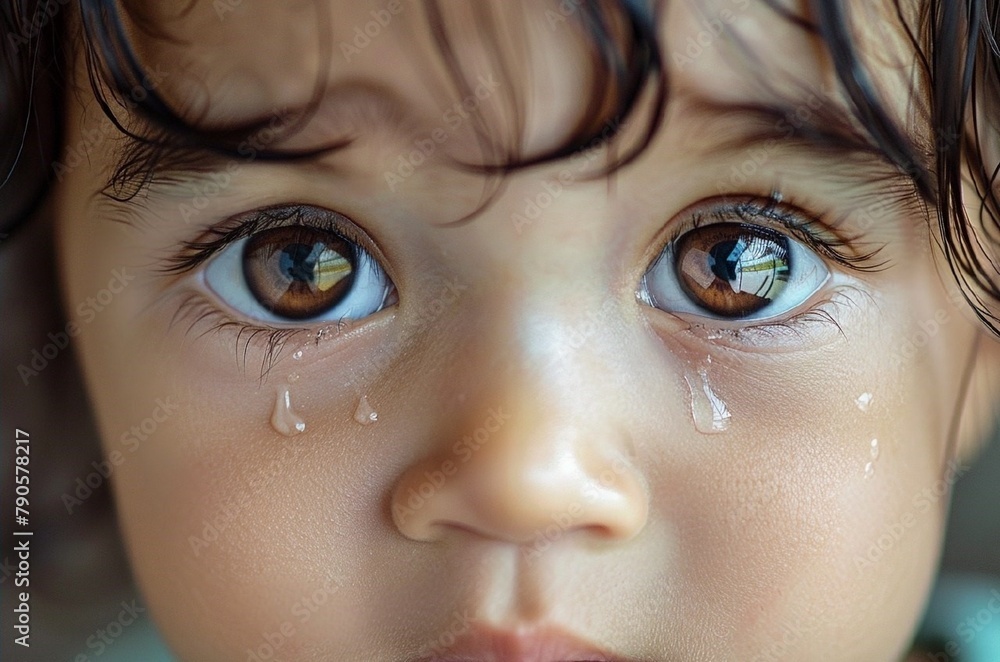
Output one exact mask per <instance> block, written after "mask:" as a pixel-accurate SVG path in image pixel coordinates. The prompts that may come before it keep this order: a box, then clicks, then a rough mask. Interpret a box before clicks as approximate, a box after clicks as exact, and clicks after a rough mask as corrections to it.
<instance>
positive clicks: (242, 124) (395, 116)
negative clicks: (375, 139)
mask: <svg viewBox="0 0 1000 662" xmlns="http://www.w3.org/2000/svg"><path fill="white" fill-rule="evenodd" d="M403 107H404V105H403V103H402V102H401V101H400V100H399V99H398V98H397V97H396V96H395V95H394V94H393V93H392V92H391V91H389V90H387V89H385V88H382V87H380V86H375V85H371V84H368V83H365V82H357V81H350V82H346V83H341V84H338V85H334V86H331V87H330V88H329V89H328V90H326V92H325V93H324V94H323V96H322V98H321V99H320V101H319V102H318V103H313V102H308V103H304V104H301V105H299V106H296V107H293V108H290V109H276V110H274V111H273V112H271V113H267V114H262V115H258V116H256V117H254V118H252V119H249V120H246V119H244V120H240V121H239V122H234V123H232V124H231V125H229V126H227V125H225V124H224V123H223V122H216V123H215V124H214V125H213V126H212V128H211V130H209V129H202V130H200V131H199V132H198V133H199V134H205V135H210V136H211V137H212V138H214V139H209V140H192V139H191V137H190V136H188V135H177V133H176V132H174V131H172V130H171V129H170V128H168V127H163V126H160V125H158V124H155V123H154V122H153V121H151V120H149V119H148V118H146V117H144V116H142V115H135V116H134V119H135V120H136V121H137V123H138V127H137V129H132V130H130V131H129V132H128V133H126V134H124V136H123V139H122V142H121V144H120V146H119V147H118V153H117V155H116V158H115V161H114V163H113V164H112V168H111V176H110V177H109V179H108V182H107V183H106V185H105V187H104V189H103V191H102V193H103V194H104V195H105V196H107V197H109V198H111V199H112V200H115V201H117V202H128V201H130V200H132V199H134V198H136V197H137V196H140V195H141V194H143V193H144V192H147V191H148V190H149V189H150V188H152V187H155V186H157V185H161V184H170V183H174V182H176V181H177V180H178V179H180V176H181V175H185V176H186V175H191V174H208V173H211V172H219V171H221V170H224V169H226V168H227V167H231V166H232V165H233V164H239V165H246V164H249V163H253V162H255V161H264V162H266V161H285V162H289V161H291V162H294V161H308V160H311V159H316V158H319V157H323V156H328V155H330V154H334V153H336V152H338V151H341V150H343V149H345V148H347V147H350V146H351V145H352V144H353V143H354V142H355V141H356V140H357V138H358V137H359V136H360V135H362V134H366V133H370V134H373V135H385V133H382V134H379V131H380V130H381V131H384V132H388V133H389V134H393V135H409V133H410V132H412V133H416V127H415V125H414V123H413V122H412V121H407V117H406V116H405V114H404V113H403V112H402V108H403ZM317 125H321V126H322V129H321V131H322V134H323V135H322V137H321V138H318V139H317V140H309V139H308V135H309V133H311V132H313V130H314V129H315V127H316V126H317ZM298 138H302V139H303V142H306V143H308V144H312V145H316V144H318V145H319V146H318V147H310V148H307V149H292V148H287V147H282V145H283V143H287V142H288V141H289V140H291V139H298Z"/></svg>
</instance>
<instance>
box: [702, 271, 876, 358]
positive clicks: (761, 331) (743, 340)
mask: <svg viewBox="0 0 1000 662" xmlns="http://www.w3.org/2000/svg"><path fill="white" fill-rule="evenodd" d="M851 293H853V294H855V295H857V296H862V297H866V298H869V299H870V298H871V296H870V295H869V294H868V293H867V292H864V291H863V290H861V289H860V288H857V287H852V286H843V287H841V288H839V289H838V290H836V291H835V292H834V293H833V294H832V295H831V296H829V297H828V298H826V299H824V300H822V301H819V302H818V303H816V304H815V305H813V306H812V307H810V308H809V309H808V310H805V311H803V312H801V313H798V314H796V315H793V316H792V317H790V318H788V319H784V320H781V321H778V322H764V323H761V324H748V325H746V326H743V327H738V328H731V329H728V328H722V327H717V326H709V325H707V324H697V323H692V324H691V328H692V329H698V331H697V332H696V333H697V334H698V335H699V336H701V337H703V338H704V339H705V340H709V341H716V340H724V341H725V340H728V341H730V342H731V343H733V344H734V345H739V346H749V347H754V346H759V345H762V344H764V343H767V342H769V341H770V342H773V341H776V340H777V341H782V340H784V341H789V340H791V341H798V340H804V339H807V338H808V336H809V335H810V334H813V333H815V330H816V329H817V327H819V328H821V329H822V328H827V329H834V330H836V332H837V335H839V336H840V337H841V338H843V339H844V340H846V339H847V335H846V334H845V333H844V329H843V327H842V326H841V324H840V321H839V319H838V317H839V315H838V314H837V313H836V311H835V310H833V309H837V308H843V307H855V308H856V307H857V306H858V302H857V300H856V299H855V298H854V297H853V296H852V294H851Z"/></svg>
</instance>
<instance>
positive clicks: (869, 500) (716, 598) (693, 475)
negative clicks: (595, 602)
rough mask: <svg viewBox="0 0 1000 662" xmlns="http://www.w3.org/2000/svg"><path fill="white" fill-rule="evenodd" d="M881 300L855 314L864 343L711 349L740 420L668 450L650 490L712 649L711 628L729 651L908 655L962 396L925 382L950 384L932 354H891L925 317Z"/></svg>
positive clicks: (931, 562)
mask: <svg viewBox="0 0 1000 662" xmlns="http://www.w3.org/2000/svg"><path fill="white" fill-rule="evenodd" d="M883 313H884V317H883V318H882V319H879V318H877V317H875V316H873V317H872V319H871V321H870V322H865V321H859V322H858V326H855V327H853V329H851V327H850V326H848V325H847V324H845V329H847V330H848V333H849V334H850V335H849V336H848V339H849V340H850V339H866V340H867V341H868V342H867V344H866V342H864V341H861V342H858V341H850V342H848V341H837V342H835V343H833V344H831V345H829V346H828V347H827V348H826V349H822V350H820V351H818V352H815V353H812V354H811V355H809V358H808V360H807V361H802V360H799V361H796V360H794V359H793V358H792V357H791V356H785V357H774V356H772V357H768V358H766V359H762V358H760V357H747V356H742V357H733V356H732V355H728V354H726V353H718V352H716V353H715V357H714V360H713V361H712V363H711V364H710V365H711V367H710V368H709V370H708V373H707V374H708V376H709V379H710V381H711V384H712V386H713V389H714V392H715V393H716V395H717V396H718V397H719V398H720V399H721V400H723V401H724V402H725V403H726V406H727V408H728V411H729V413H730V422H729V427H728V429H727V430H726V431H725V432H724V433H722V434H717V435H713V436H704V437H701V438H700V439H697V440H695V443H696V444H697V447H698V449H699V450H698V451H697V453H694V454H688V455H690V457H685V456H681V457H685V459H684V460H683V461H680V462H678V461H677V460H676V459H675V460H673V461H666V460H665V461H662V462H661V470H662V472H663V474H662V478H661V479H660V480H659V481H658V482H657V483H656V485H657V487H656V490H655V493H654V494H653V501H654V504H655V505H654V507H658V508H659V509H660V510H661V513H662V514H661V517H662V518H663V519H665V520H666V521H669V522H672V524H673V526H674V527H675V530H676V533H675V535H676V537H677V540H678V541H679V545H678V549H677V551H676V558H675V559H674V560H673V568H674V569H675V570H676V575H675V579H673V580H672V581H673V582H674V583H675V584H677V590H676V593H677V594H678V595H681V596H684V600H683V602H682V603H681V604H683V609H684V610H685V611H686V612H687V619H686V620H687V622H689V623H699V624H702V626H703V627H704V630H703V632H705V633H706V638H705V641H704V645H705V646H708V647H712V646H713V644H712V642H711V639H710V638H709V637H708V636H707V634H711V633H714V634H715V635H716V636H717V637H718V638H719V639H720V641H719V642H717V643H716V644H715V646H716V647H719V648H726V649H728V650H729V651H730V655H731V656H732V659H741V660H773V659H797V660H818V659H854V660H872V661H883V660H888V659H896V658H895V657H893V656H899V655H901V654H902V650H903V648H904V647H905V645H906V642H907V641H908V640H909V637H910V636H911V633H912V628H913V627H915V623H916V621H917V619H918V618H919V614H920V612H921V610H922V606H923V601H924V599H925V596H926V592H927V590H928V588H929V583H930V581H931V579H932V577H933V572H934V567H935V564H936V561H937V550H938V545H939V539H940V534H941V530H942V525H943V519H944V512H945V505H946V497H945V496H944V493H945V489H946V487H947V482H948V481H947V476H943V473H942V465H943V459H942V458H943V457H944V452H945V443H944V434H945V430H944V429H943V427H942V426H941V421H942V417H941V416H940V415H939V412H941V411H942V409H943V408H942V405H941V401H942V398H944V401H946V402H947V401H948V400H947V398H948V397H950V394H949V393H948V391H947V388H945V389H943V390H938V389H929V388H927V384H929V383H935V384H944V383H946V382H947V380H946V379H945V380H942V375H937V373H936V370H937V368H936V366H935V362H934V361H935V359H934V357H933V356H932V355H931V353H930V352H929V351H928V352H924V353H923V355H913V356H912V357H910V358H911V359H912V360H903V361H901V360H899V355H898V353H895V352H892V351H887V350H888V349H892V348H893V347H897V346H899V343H900V342H901V341H902V339H905V338H907V337H908V336H909V335H910V333H909V331H910V330H911V329H915V328H918V327H917V324H916V323H914V324H912V325H911V324H910V323H909V320H910V319H911V318H910V316H909V314H908V313H907V312H905V311H903V310H899V311H894V310H892V306H891V304H890V303H888V302H886V303H885V304H884V306H883ZM894 313H898V315H899V316H898V317H895V318H894V317H893V314H894ZM893 319H895V320H907V321H906V322H905V323H899V322H898V321H897V322H896V324H897V326H895V327H893V326H891V322H890V320H893ZM956 342H957V341H956ZM935 376H936V377H935ZM942 478H945V479H946V480H945V481H942V480H941V479H942ZM834 652H835V653H834ZM826 655H829V656H830V657H824V656H826ZM727 659H729V658H727Z"/></svg>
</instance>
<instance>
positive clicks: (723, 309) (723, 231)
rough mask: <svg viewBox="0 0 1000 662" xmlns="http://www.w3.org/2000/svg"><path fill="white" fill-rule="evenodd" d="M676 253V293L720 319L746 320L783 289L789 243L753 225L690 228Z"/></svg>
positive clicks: (679, 241)
mask: <svg viewBox="0 0 1000 662" xmlns="http://www.w3.org/2000/svg"><path fill="white" fill-rule="evenodd" d="M675 250H676V259H675V262H674V264H675V267H676V269H677V277H678V280H679V281H680V284H681V288H682V289H683V290H684V292H685V293H686V294H687V295H688V296H689V297H691V300H692V301H694V302H695V303H696V304H698V305H699V306H701V307H702V308H704V309H705V310H707V311H709V312H711V313H713V314H716V315H719V316H720V317H729V318H737V317H746V316H748V315H752V314H754V313H757V312H759V311H761V310H762V309H764V308H765V307H767V306H768V305H769V304H770V303H772V302H773V301H774V300H775V299H776V298H777V297H778V296H779V295H780V294H781V292H782V291H783V290H784V289H785V285H786V284H787V283H788V277H789V274H790V272H791V266H792V264H791V256H790V254H789V244H788V239H787V238H786V237H785V236H784V235H782V234H780V233H778V232H774V231H772V230H769V229H767V228H763V227H759V226H755V225H745V224H740V223H716V224H713V225H706V226H702V227H699V228H695V229H694V230H691V231H690V232H688V233H686V234H685V235H684V236H682V237H681V238H680V239H678V240H677V246H676V249H675Z"/></svg>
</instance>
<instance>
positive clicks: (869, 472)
mask: <svg viewBox="0 0 1000 662" xmlns="http://www.w3.org/2000/svg"><path fill="white" fill-rule="evenodd" d="M874 475H875V464H874V463H872V462H869V463H868V464H866V465H865V478H871V477H872V476H874Z"/></svg>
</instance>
